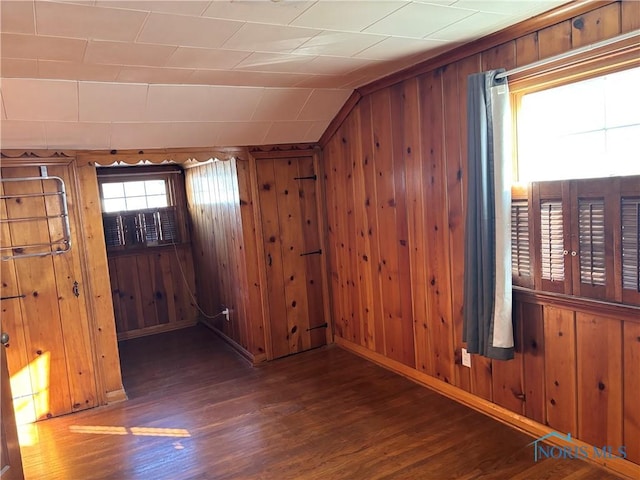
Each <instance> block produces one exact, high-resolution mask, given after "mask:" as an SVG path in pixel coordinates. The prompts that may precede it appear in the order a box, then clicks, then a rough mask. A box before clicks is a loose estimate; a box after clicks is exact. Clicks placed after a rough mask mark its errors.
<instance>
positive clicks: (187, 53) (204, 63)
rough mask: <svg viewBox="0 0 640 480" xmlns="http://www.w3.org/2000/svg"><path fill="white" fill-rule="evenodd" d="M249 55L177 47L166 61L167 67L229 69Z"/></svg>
mask: <svg viewBox="0 0 640 480" xmlns="http://www.w3.org/2000/svg"><path fill="white" fill-rule="evenodd" d="M250 54H251V53H250V52H242V51H236V50H221V49H209V48H192V47H178V48H177V49H176V51H175V52H173V55H171V57H170V58H169V60H168V61H167V66H168V67H180V68H196V69H207V68H213V69H216V70H223V69H227V68H229V69H231V68H233V67H235V66H236V65H237V64H238V63H240V62H241V61H242V60H243V59H245V58H247V57H248V56H249V55H250Z"/></svg>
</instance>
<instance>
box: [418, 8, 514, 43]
mask: <svg viewBox="0 0 640 480" xmlns="http://www.w3.org/2000/svg"><path fill="white" fill-rule="evenodd" d="M505 20H506V17H505V16H504V15H499V14H496V13H485V12H477V13H474V14H473V15H471V16H470V17H466V18H463V19H462V20H460V21H459V22H456V23H454V24H451V25H449V26H447V27H445V28H443V29H442V30H438V31H436V32H433V33H431V34H430V35H429V39H431V40H444V41H450V42H468V41H471V40H474V39H476V38H480V37H482V36H483V35H487V34H489V33H491V32H494V31H495V30H496V29H499V28H500V26H502V25H503V24H504V22H505Z"/></svg>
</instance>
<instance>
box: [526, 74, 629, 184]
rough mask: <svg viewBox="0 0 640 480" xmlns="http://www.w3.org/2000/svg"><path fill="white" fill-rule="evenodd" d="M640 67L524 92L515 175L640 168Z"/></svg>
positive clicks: (549, 176) (582, 174) (552, 176)
mask: <svg viewBox="0 0 640 480" xmlns="http://www.w3.org/2000/svg"><path fill="white" fill-rule="evenodd" d="M638 84H640V68H634V69H630V70H627V71H624V72H618V73H613V74H610V75H606V76H601V77H597V78H593V79H589V80H584V81H581V82H576V83H572V84H568V85H563V86H561V87H556V88H550V89H548V90H543V91H540V92H533V93H530V94H526V95H524V96H523V97H522V102H521V108H520V110H519V112H518V177H519V178H518V180H519V181H521V182H530V181H537V180H567V179H576V178H594V177H607V176H613V175H634V174H638V173H640V156H638V153H637V152H638V151H640V150H639V149H640V89H639V88H638V87H637V85H638Z"/></svg>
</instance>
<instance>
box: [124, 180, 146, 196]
mask: <svg viewBox="0 0 640 480" xmlns="http://www.w3.org/2000/svg"><path fill="white" fill-rule="evenodd" d="M144 183H145V182H125V184H124V194H125V196H127V197H137V196H144V194H145V191H144Z"/></svg>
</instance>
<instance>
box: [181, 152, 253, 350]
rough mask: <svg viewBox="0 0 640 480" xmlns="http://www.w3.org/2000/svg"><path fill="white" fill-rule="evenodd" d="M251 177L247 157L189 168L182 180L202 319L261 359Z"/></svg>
mask: <svg viewBox="0 0 640 480" xmlns="http://www.w3.org/2000/svg"><path fill="white" fill-rule="evenodd" d="M238 163H241V164H242V166H241V167H240V168H238V167H237V165H238ZM238 172H240V173H238ZM249 176H250V173H249V169H248V165H247V160H240V159H236V158H232V159H230V160H227V161H221V162H213V163H210V164H207V165H202V166H197V167H193V168H190V169H188V170H187V171H186V175H185V182H186V190H187V206H188V211H189V215H190V218H191V223H192V244H193V262H194V271H195V285H196V291H197V298H198V299H199V304H200V307H201V308H202V310H203V312H204V313H203V312H200V319H201V320H202V321H205V322H207V323H210V324H211V325H212V326H213V327H215V328H216V329H217V330H218V331H220V332H221V333H222V334H223V335H226V336H227V337H229V338H230V339H231V340H233V342H235V344H236V345H239V346H241V347H242V348H243V349H244V350H245V351H246V352H247V354H248V355H249V356H250V357H251V358H253V359H254V361H261V360H264V358H265V352H266V349H265V339H264V330H263V325H264V323H263V313H262V300H261V295H262V292H261V290H260V288H261V287H260V280H259V276H258V270H257V268H258V267H257V256H256V255H257V253H256V248H255V243H254V241H253V236H254V235H255V231H254V228H255V227H254V225H255V224H254V221H253V212H252V202H253V197H252V193H251V190H250V188H249V187H250V180H249ZM240 187H242V191H240ZM247 244H251V247H250V248H248V247H247ZM224 308H229V311H230V315H229V321H226V320H225V318H224V316H223V315H221V312H222V310H224ZM205 314H206V315H205Z"/></svg>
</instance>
